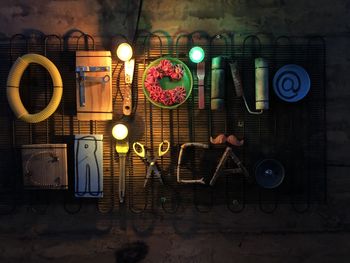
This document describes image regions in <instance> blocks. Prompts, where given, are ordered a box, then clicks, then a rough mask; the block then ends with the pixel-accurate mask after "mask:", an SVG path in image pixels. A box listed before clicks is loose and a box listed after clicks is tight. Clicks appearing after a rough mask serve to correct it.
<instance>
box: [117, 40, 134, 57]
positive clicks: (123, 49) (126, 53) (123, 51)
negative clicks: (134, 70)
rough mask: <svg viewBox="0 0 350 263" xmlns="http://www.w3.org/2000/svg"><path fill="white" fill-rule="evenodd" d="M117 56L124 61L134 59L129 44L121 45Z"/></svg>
mask: <svg viewBox="0 0 350 263" xmlns="http://www.w3.org/2000/svg"><path fill="white" fill-rule="evenodd" d="M117 56H118V58H119V59H120V60H122V61H129V60H130V59H131V58H132V48H131V46H130V45H129V44H128V43H121V44H120V45H119V46H118V48H117Z"/></svg>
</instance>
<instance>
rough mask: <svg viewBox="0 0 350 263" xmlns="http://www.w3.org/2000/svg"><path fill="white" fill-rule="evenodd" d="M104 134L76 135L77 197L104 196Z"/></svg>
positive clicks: (75, 187) (75, 190)
mask: <svg viewBox="0 0 350 263" xmlns="http://www.w3.org/2000/svg"><path fill="white" fill-rule="evenodd" d="M102 140H103V135H102V134H77V135H75V137H74V158H75V163H74V166H75V167H74V170H75V179H74V182H75V185H74V192H75V197H93V198H100V197H103V141H102Z"/></svg>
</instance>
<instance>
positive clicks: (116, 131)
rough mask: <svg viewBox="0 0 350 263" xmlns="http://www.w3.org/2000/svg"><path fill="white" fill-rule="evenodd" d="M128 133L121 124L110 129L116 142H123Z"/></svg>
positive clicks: (126, 128)
mask: <svg viewBox="0 0 350 263" xmlns="http://www.w3.org/2000/svg"><path fill="white" fill-rule="evenodd" d="M128 133H129V131H128V127H126V126H125V125H124V124H122V123H119V124H117V125H114V127H113V129H112V135H113V137H114V138H115V139H117V140H124V139H125V138H126V137H127V136H128Z"/></svg>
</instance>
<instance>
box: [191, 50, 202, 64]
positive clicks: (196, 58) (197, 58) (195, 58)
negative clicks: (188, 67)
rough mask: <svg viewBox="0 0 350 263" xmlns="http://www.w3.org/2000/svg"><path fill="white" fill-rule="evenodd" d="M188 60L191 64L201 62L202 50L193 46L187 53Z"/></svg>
mask: <svg viewBox="0 0 350 263" xmlns="http://www.w3.org/2000/svg"><path fill="white" fill-rule="evenodd" d="M189 56H190V59H191V61H192V62H193V63H200V62H202V61H203V59H204V56H205V53H204V50H203V48H201V47H198V46H195V47H193V48H191V50H190V52H189Z"/></svg>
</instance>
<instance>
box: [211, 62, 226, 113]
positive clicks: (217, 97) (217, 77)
mask: <svg viewBox="0 0 350 263" xmlns="http://www.w3.org/2000/svg"><path fill="white" fill-rule="evenodd" d="M225 64H226V61H225V59H224V58H223V57H214V58H212V60H211V102H210V108H211V109H212V110H223V109H224V105H225Z"/></svg>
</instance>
